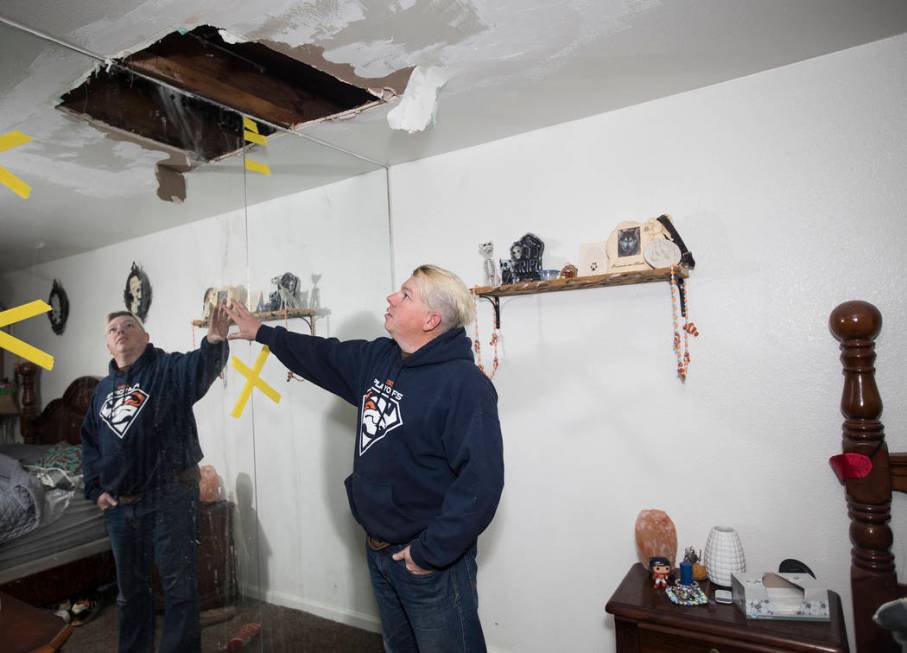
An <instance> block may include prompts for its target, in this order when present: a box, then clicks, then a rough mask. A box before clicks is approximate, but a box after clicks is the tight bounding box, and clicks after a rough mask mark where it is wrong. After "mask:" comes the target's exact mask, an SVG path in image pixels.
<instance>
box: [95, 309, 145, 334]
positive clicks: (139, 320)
mask: <svg viewBox="0 0 907 653" xmlns="http://www.w3.org/2000/svg"><path fill="white" fill-rule="evenodd" d="M118 317H131V318H132V319H133V320H135V323H136V324H137V325H138V327H139V328H140V329H141V330H142V331H145V324H144V322H142V318H140V317H139V316H138V315H136V314H135V313H132V312H130V311H114V312H113V313H108V314H107V321H106V322H104V329H107V325H108V324H110V322H111V321H113V320H115V319H117V318H118ZM145 332H146V333H147V331H145Z"/></svg>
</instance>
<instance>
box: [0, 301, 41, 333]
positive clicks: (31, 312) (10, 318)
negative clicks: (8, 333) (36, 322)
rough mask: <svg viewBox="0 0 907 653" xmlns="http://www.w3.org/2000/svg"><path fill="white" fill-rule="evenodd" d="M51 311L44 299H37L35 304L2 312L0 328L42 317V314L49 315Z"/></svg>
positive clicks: (0, 314)
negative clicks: (38, 316) (37, 316)
mask: <svg viewBox="0 0 907 653" xmlns="http://www.w3.org/2000/svg"><path fill="white" fill-rule="evenodd" d="M49 310H50V305H49V304H48V303H47V302H45V301H44V300H43V299H36V300H35V301H33V302H29V303H27V304H22V305H21V306H16V307H15V308H10V309H7V310H5V311H0V327H5V326H7V325H9V324H13V323H15V322H21V321H22V320H27V319H28V318H30V317H35V316H36V315H41V313H47V312H48V311H49Z"/></svg>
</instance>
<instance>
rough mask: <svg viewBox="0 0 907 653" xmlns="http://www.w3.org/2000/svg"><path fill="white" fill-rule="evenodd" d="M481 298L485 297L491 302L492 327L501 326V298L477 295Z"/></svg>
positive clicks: (498, 327) (497, 327)
mask: <svg viewBox="0 0 907 653" xmlns="http://www.w3.org/2000/svg"><path fill="white" fill-rule="evenodd" d="M479 297H481V298H482V299H487V300H488V301H489V302H491V307H492V308H493V309H494V328H495V329H500V328H501V298H500V297H495V296H493V295H479Z"/></svg>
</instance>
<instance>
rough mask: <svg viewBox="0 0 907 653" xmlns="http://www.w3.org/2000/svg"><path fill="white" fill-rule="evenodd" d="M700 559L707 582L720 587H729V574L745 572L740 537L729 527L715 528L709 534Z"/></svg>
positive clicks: (744, 560) (744, 559)
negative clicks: (706, 573)
mask: <svg viewBox="0 0 907 653" xmlns="http://www.w3.org/2000/svg"><path fill="white" fill-rule="evenodd" d="M702 557H703V561H704V562H705V569H706V571H707V572H708V574H709V580H710V581H712V583H714V584H715V585H720V586H721V587H730V586H731V574H733V573H736V572H741V571H746V558H745V557H744V556H743V545H742V544H740V537H739V536H738V535H737V531H735V530H734V529H733V528H730V527H729V526H715V527H714V528H713V529H712V530H711V531H710V532H709V537H708V539H707V540H706V541H705V551H704V552H703V554H702Z"/></svg>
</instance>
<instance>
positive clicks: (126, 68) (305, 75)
mask: <svg viewBox="0 0 907 653" xmlns="http://www.w3.org/2000/svg"><path fill="white" fill-rule="evenodd" d="M0 16H2V17H3V18H6V19H9V20H12V21H15V22H18V23H21V24H24V25H27V26H29V27H32V28H34V29H36V30H39V31H41V32H43V33H46V34H50V35H53V36H55V37H58V38H59V39H62V40H63V41H65V42H67V43H71V44H74V45H76V46H78V47H80V48H83V49H85V50H86V51H88V52H90V53H94V54H97V55H100V56H101V57H102V58H103V59H107V60H109V61H108V63H111V62H114V61H115V62H116V65H108V66H100V65H99V63H98V61H96V60H95V59H92V58H91V57H89V56H87V55H85V54H79V53H76V52H73V51H71V50H68V49H65V48H63V47H61V46H59V45H55V44H51V43H48V42H46V41H43V40H40V39H38V38H37V37H35V36H33V35H30V34H26V33H23V32H21V31H18V30H15V29H13V28H12V27H9V26H7V25H0V55H2V56H0V89H2V90H0V134H2V133H5V132H9V131H12V130H21V131H22V132H25V133H26V134H28V135H29V136H31V137H32V141H31V142H29V143H27V144H25V145H22V146H20V147H17V148H15V149H11V150H9V151H6V152H2V153H0V166H4V167H6V168H8V169H10V170H13V171H14V172H15V173H16V174H17V175H19V176H20V177H22V178H23V179H25V180H27V181H28V183H29V184H31V186H32V189H33V190H32V194H31V196H30V197H29V199H28V200H27V201H25V200H22V199H20V198H19V197H18V196H16V195H14V194H12V193H11V192H8V191H7V189H6V188H5V187H0V234H2V237H0V270H7V269H13V268H18V267H23V266H27V265H31V264H33V263H34V262H35V261H36V260H37V258H38V255H37V254H36V250H35V249H34V247H35V243H36V242H38V241H44V242H45V243H46V247H45V248H44V249H43V250H41V253H40V260H41V261H46V260H49V259H52V258H58V257H61V256H66V255H71V254H75V253H78V252H81V251H85V250H89V249H94V248H96V247H99V246H102V245H105V244H110V243H113V242H117V241H121V240H124V239H127V238H131V237H135V236H139V235H143V234H145V233H149V232H152V231H156V230H160V229H164V228H168V227H171V226H175V225H178V224H183V223H185V222H188V221H190V220H197V219H200V218H204V217H207V216H210V215H216V214H218V213H222V212H225V211H228V210H231V209H233V208H236V206H238V205H239V204H237V202H238V201H240V202H241V199H242V198H241V196H237V195H236V194H235V191H232V188H233V186H235V184H233V181H232V180H234V178H236V179H238V178H240V177H241V176H242V161H241V158H242V155H241V154H235V153H236V152H241V151H242V148H243V147H244V145H243V143H242V141H241V140H240V136H239V134H240V131H241V127H240V126H239V125H238V124H236V122H235V118H230V117H227V116H229V115H231V111H230V110H232V109H235V110H238V111H242V112H248V113H251V114H253V115H255V116H257V117H259V118H264V119H265V120H266V121H267V122H272V123H274V125H276V126H292V127H293V128H294V129H297V130H301V131H302V132H303V133H305V134H307V135H310V136H312V137H314V138H316V139H319V140H321V141H324V142H327V143H331V144H334V145H336V146H338V147H340V148H342V149H345V150H348V151H351V152H355V153H357V154H359V155H362V156H363V157H365V158H366V159H371V160H373V161H374V162H378V163H380V164H396V163H401V162H405V161H410V160H414V159H418V158H422V157H426V156H431V155H435V154H439V153H443V152H447V151H451V150H454V149H459V148H463V147H468V146H471V145H476V144H478V143H482V142H487V141H490V140H495V139H498V138H503V137H506V136H510V135H513V134H517V133H521V132H525V131H528V130H532V129H537V128H540V127H544V126H548V125H552V124H556V123H559V122H564V121H567V120H572V119H576V118H580V117H584V116H588V115H593V114H597V113H602V112H606V111H611V110H614V109H618V108H621V107H625V106H629V105H633V104H637V103H640V102H645V101H648V100H652V99H655V98H658V97H663V96H666V95H670V94H674V93H679V92H683V91H687V90H691V89H694V88H699V87H702V86H706V85H710V84H715V83H718V82H722V81H726V80H729V79H733V78H736V77H741V76H744V75H748V74H752V73H755V72H759V71H763V70H767V69H770V68H774V67H778V66H782V65H786V64H789V63H793V62H796V61H801V60H804V59H807V58H810V57H815V56H819V55H822V54H826V53H829V52H833V51H836V50H841V49H844V48H848V47H853V46H856V45H861V44H863V43H868V42H871V41H874V40H878V39H881V38H885V37H888V36H893V35H895V34H899V33H902V32H905V31H907V3H905V2H903V0H865V1H858V0H798V1H797V2H790V1H788V0H596V1H594V2H592V1H590V0H561V1H560V2H550V0H496V1H495V2H489V1H488V0H314V1H310V2H304V3H303V2H295V1H292V2H291V1H289V0H252V1H251V2H238V1H236V0H179V1H177V0H85V1H83V2H79V3H66V4H62V5H61V4H60V3H59V2H51V1H50V0H4V1H3V2H2V3H0ZM301 71H305V72H301ZM136 77H137V78H141V79H145V78H146V77H147V78H154V79H157V80H162V81H163V82H164V83H165V87H164V88H166V89H170V90H171V91H173V92H174V98H172V99H173V100H174V101H176V99H177V97H176V96H178V94H179V93H181V92H187V93H186V97H187V98H188V99H185V100H184V99H182V98H180V99H179V101H178V102H177V103H176V104H174V105H172V106H169V107H168V106H165V105H162V104H160V102H161V101H164V100H163V98H154V97H152V96H151V91H150V90H149V88H150V86H151V85H150V84H147V85H146V87H145V89H144V90H143V89H142V88H139V87H140V86H141V84H138V83H136V84H133V86H134V87H135V88H133V89H132V91H133V92H134V93H135V94H136V95H135V98H134V99H133V100H129V101H127V102H125V103H124V102H122V101H118V100H122V98H123V97H124V96H123V95H122V93H123V91H122V87H120V88H119V90H117V87H116V86H115V84H116V82H117V78H119V81H120V82H123V81H124V79H126V78H128V79H133V78H136ZM104 78H112V79H107V81H112V82H113V83H114V86H113V87H111V88H110V89H108V91H107V93H108V95H107V96H104V95H102V94H101V92H100V91H97V92H98V95H97V98H98V99H99V100H102V101H99V102H95V103H94V104H95V106H93V107H91V106H89V105H90V104H91V102H90V99H91V97H93V96H94V95H95V91H96V90H97V89H99V88H100V86H99V84H100V83H101V82H102V81H104ZM315 78H318V79H320V80H321V81H322V82H325V80H327V81H331V80H333V81H335V82H339V83H340V84H342V85H343V88H344V89H346V90H344V91H343V92H334V91H328V92H327V95H328V96H329V97H318V98H315V97H310V96H309V95H308V94H309V93H310V92H311V91H312V85H313V84H314V85H315V86H316V87H317V86H318V84H319V82H312V79H315ZM294 83H295V86H294ZM86 84H87V85H89V86H91V87H92V92H91V93H84V92H82V94H81V95H80V91H79V89H80V87H84V86H85V85H86ZM126 86H127V87H128V86H129V85H128V84H127V85H126ZM83 91H84V88H83ZM155 92H158V91H155ZM196 93H199V94H202V95H204V96H205V97H207V98H211V99H214V100H215V101H216V102H215V104H214V105H213V106H212V107H210V110H211V112H212V113H210V114H204V115H205V116H206V120H204V121H202V122H205V123H206V124H209V125H210V124H212V123H213V124H214V125H220V126H221V127H222V128H221V132H223V133H221V134H220V135H214V134H213V132H212V133H211V134H210V135H209V136H208V139H209V140H205V139H203V140H202V141H201V142H196V143H191V144H190V143H187V142H186V141H185V140H180V137H179V136H178V135H175V134H174V133H173V132H172V131H171V132H169V133H168V131H167V130H166V129H158V127H160V124H158V125H155V124H152V123H153V122H154V121H153V120H150V121H148V120H146V122H148V124H146V125H144V127H142V128H140V125H139V123H141V122H142V120H140V119H139V118H138V117H137V114H132V117H131V118H130V113H129V108H130V107H133V108H134V107H136V106H144V107H145V108H144V109H143V110H142V111H140V112H139V113H141V114H142V116H143V117H144V118H145V119H147V118H148V117H149V116H152V117H153V116H156V117H157V120H158V122H159V123H161V120H160V118H161V116H164V117H166V116H167V111H168V110H170V111H173V110H176V109H184V108H186V107H189V106H192V107H195V105H192V103H193V102H199V101H198V100H196V99H194V98H193V96H194V94H196ZM165 94H166V95H170V93H169V92H168V93H165ZM340 96H343V97H342V98H340ZM105 97H106V99H104V98H105ZM143 98H144V99H143ZM145 101H147V102H149V103H150V104H148V105H141V104H140V103H141V102H145ZM130 102H135V103H139V104H135V105H133V104H130ZM196 109H197V107H195V108H193V109H192V110H191V111H190V113H193V114H194V115H201V114H198V113H197V111H196ZM310 110H314V113H309V111H310ZM92 111H94V113H92ZM112 114H113V115H112ZM116 118H120V119H122V120H121V121H120V124H117V123H116ZM231 121H232V122H231ZM171 122H172V119H171ZM143 129H144V130H145V131H144V132H143V131H142V130H143ZM262 129H263V130H266V129H267V125H264V124H263V125H262ZM155 130H157V131H155ZM288 139H292V142H290V143H289V144H284V143H285V141H288ZM273 140H274V143H275V145H274V146H273V147H272V146H270V145H269V150H270V151H269V155H270V157H271V161H272V166H273V164H274V163H276V164H277V167H275V170H276V169H277V168H278V167H279V170H280V173H275V175H274V177H275V180H274V181H275V183H274V184H273V186H272V192H273V193H278V194H279V193H281V192H298V191H299V190H303V189H306V188H311V187H315V186H318V185H321V184H325V183H330V182H332V181H336V180H339V179H343V178H346V177H350V176H353V175H357V174H362V173H363V172H366V171H369V170H374V169H378V166H376V165H373V164H371V163H369V162H368V161H366V160H364V159H359V158H355V157H351V156H347V155H343V154H341V153H339V152H335V151H332V150H329V149H327V148H324V147H322V146H320V145H317V144H316V143H314V142H310V141H301V139H299V138H298V137H295V136H293V135H288V134H276V135H275V136H274V137H273ZM231 153H234V154H231ZM281 157H284V159H283V160H282V159H281ZM162 169H163V170H164V176H165V177H166V176H167V174H173V175H175V176H177V177H179V176H180V175H182V173H186V174H185V175H184V176H185V178H186V179H185V184H186V185H187V187H188V191H186V190H185V189H184V191H183V192H184V194H185V195H186V198H185V201H183V202H181V203H180V202H162V201H161V199H160V198H159V197H158V195H159V194H161V197H163V198H164V199H168V198H169V199H172V198H179V196H180V191H179V190H178V189H177V190H166V189H165V190H164V191H163V192H162V191H161V190H160V188H159V184H158V178H159V176H160V171H161V170H162ZM168 180H169V181H168ZM165 182H167V183H170V184H171V185H172V184H173V183H176V185H177V186H178V181H176V182H175V180H174V178H167V179H165ZM228 187H229V188H231V192H226V193H225V192H220V193H218V192H217V190H218V189H223V188H228ZM167 188H168V189H169V188H171V186H168V187H167ZM194 196H195V197H205V198H206V201H204V202H201V201H200V200H197V201H193V197H194ZM260 199H267V197H265V195H262V196H261V198H260ZM111 216H122V217H123V219H122V220H119V221H118V222H117V223H116V228H115V229H112V228H111Z"/></svg>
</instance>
